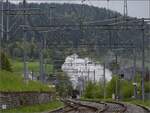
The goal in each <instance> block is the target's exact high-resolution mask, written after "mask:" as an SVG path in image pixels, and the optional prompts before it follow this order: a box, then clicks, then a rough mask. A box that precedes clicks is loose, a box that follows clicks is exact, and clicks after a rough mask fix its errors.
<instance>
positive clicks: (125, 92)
mask: <svg viewBox="0 0 150 113" xmlns="http://www.w3.org/2000/svg"><path fill="white" fill-rule="evenodd" d="M116 81H117V82H118V92H119V93H120V95H121V96H122V98H130V97H132V96H133V85H132V82H130V81H127V80H121V79H119V77H117V76H113V78H112V80H111V81H110V82H108V83H107V86H106V94H107V97H108V98H111V97H112V94H115V91H116Z"/></svg>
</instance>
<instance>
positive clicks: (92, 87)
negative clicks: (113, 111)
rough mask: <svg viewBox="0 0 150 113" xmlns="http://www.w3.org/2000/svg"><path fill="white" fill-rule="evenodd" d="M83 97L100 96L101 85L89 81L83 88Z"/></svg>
mask: <svg viewBox="0 0 150 113" xmlns="http://www.w3.org/2000/svg"><path fill="white" fill-rule="evenodd" d="M84 97H85V98H92V99H93V98H102V97H103V88H102V85H100V84H97V83H92V82H89V83H88V84H87V86H86V88H85V92H84Z"/></svg>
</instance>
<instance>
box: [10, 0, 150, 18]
mask: <svg viewBox="0 0 150 113" xmlns="http://www.w3.org/2000/svg"><path fill="white" fill-rule="evenodd" d="M11 1H17V0H11ZM27 1H34V2H48V1H49V3H51V2H55V3H76V4H80V3H81V0H70V1H69V0H66V1H65V0H27ZM83 3H84V4H88V5H93V6H96V7H105V8H109V9H111V10H115V11H118V12H120V13H122V14H123V6H124V4H123V0H110V2H107V1H105V0H99V1H98V0H85V1H84V2H83ZM128 15H129V16H132V17H139V18H143V17H144V18H148V17H150V0H128Z"/></svg>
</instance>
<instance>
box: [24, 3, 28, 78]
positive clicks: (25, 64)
mask: <svg viewBox="0 0 150 113" xmlns="http://www.w3.org/2000/svg"><path fill="white" fill-rule="evenodd" d="M23 8H24V11H23V13H24V15H23V20H24V25H26V24H27V18H26V15H25V14H26V10H25V8H26V0H23ZM23 32H24V33H23V36H24V37H23V46H24V53H23V62H24V79H25V80H26V81H27V80H28V67H27V48H26V31H25V28H24V31H23Z"/></svg>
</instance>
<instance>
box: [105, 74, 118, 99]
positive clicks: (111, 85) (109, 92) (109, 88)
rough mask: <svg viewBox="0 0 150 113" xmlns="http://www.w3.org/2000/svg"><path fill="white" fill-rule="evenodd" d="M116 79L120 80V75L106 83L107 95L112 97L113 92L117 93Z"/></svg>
mask: <svg viewBox="0 0 150 113" xmlns="http://www.w3.org/2000/svg"><path fill="white" fill-rule="evenodd" d="M116 80H118V77H116V76H113V77H112V79H111V81H110V82H108V83H107V85H106V92H107V97H109V98H111V97H112V94H114V93H115V90H116Z"/></svg>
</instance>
